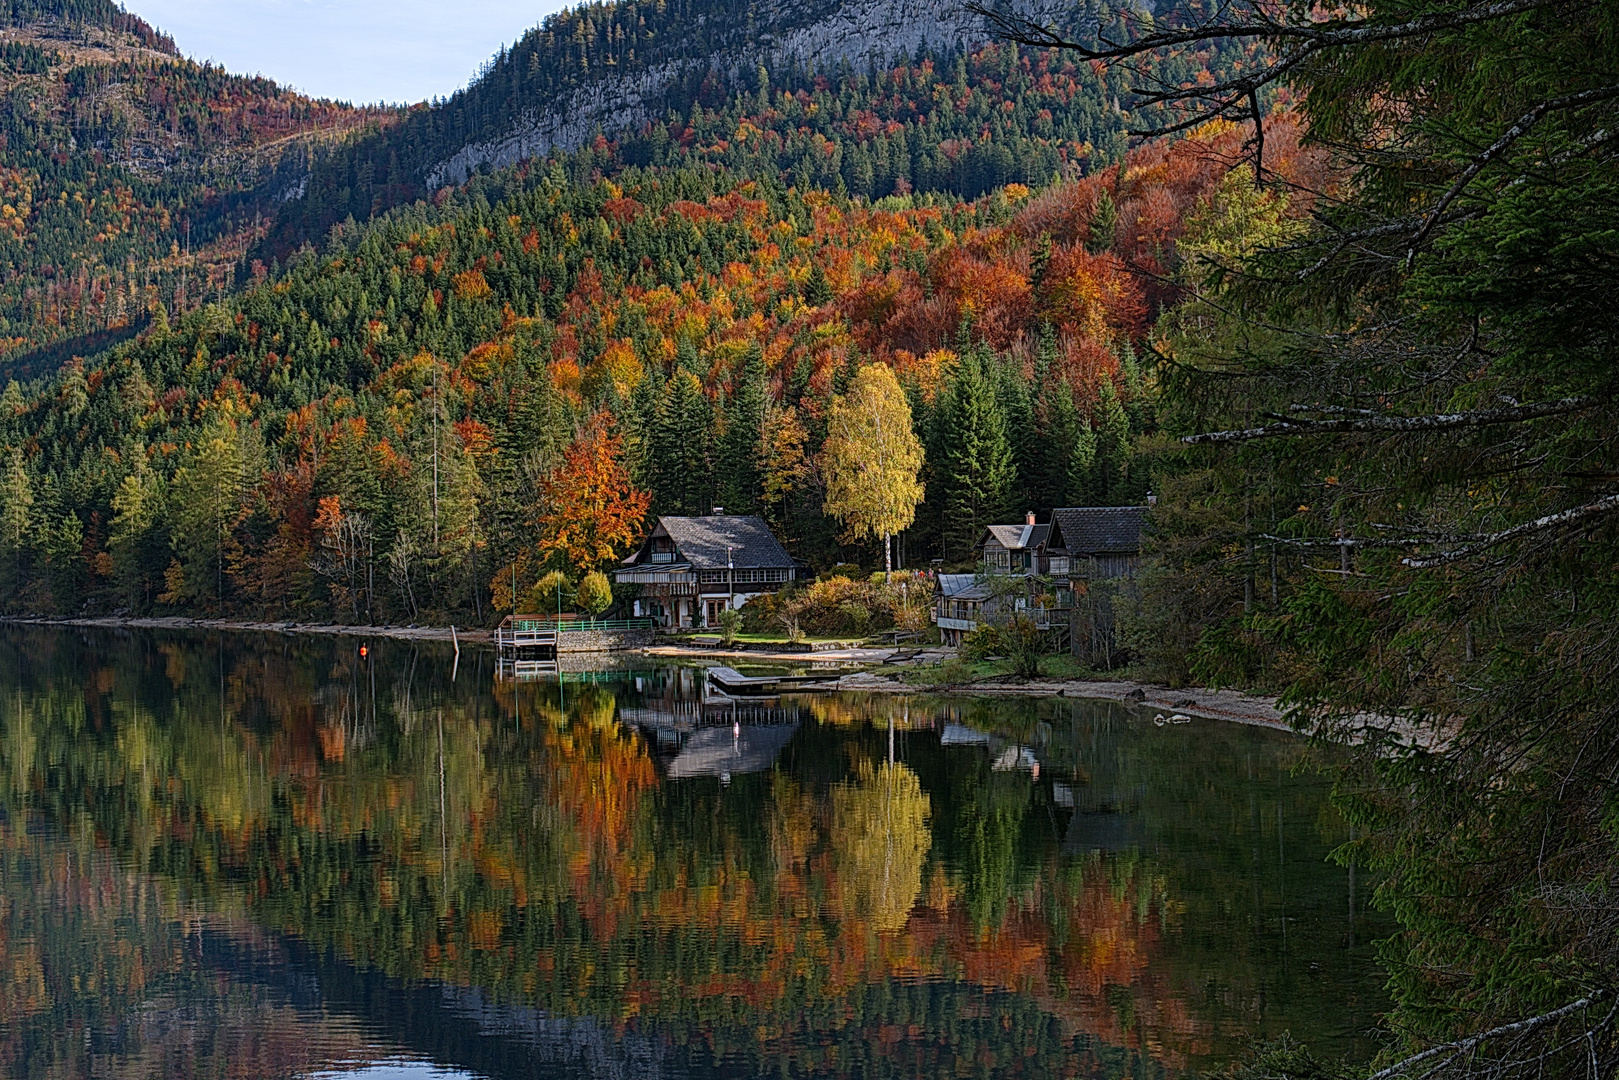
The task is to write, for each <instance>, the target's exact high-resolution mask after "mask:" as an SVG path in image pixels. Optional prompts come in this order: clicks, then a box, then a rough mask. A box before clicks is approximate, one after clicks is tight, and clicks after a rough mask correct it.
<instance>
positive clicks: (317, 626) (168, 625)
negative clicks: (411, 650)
mask: <svg viewBox="0 0 1619 1080" xmlns="http://www.w3.org/2000/svg"><path fill="white" fill-rule="evenodd" d="M0 625H5V626H88V627H96V628H99V629H103V630H229V631H233V632H237V633H254V634H324V635H327V636H332V637H385V638H395V639H397V640H400V641H446V642H451V643H454V642H457V641H461V642H467V643H469V644H479V645H487V644H489V643H490V642H491V641H492V640H493V636H492V635H491V633H490V632H489V631H488V630H477V629H463V628H461V627H458V626H457V627H452V626H361V625H356V624H351V623H300V622H292V621H290V620H281V621H275V622H255V621H251V620H244V619H199V618H193V617H191V616H189V615H151V616H141V617H137V616H130V615H82V616H74V615H6V616H0Z"/></svg>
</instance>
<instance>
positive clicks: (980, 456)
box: [938, 350, 1017, 561]
mask: <svg viewBox="0 0 1619 1080" xmlns="http://www.w3.org/2000/svg"><path fill="white" fill-rule="evenodd" d="M939 425H940V426H939V429H938V434H939V436H940V438H939V443H940V445H941V449H942V460H941V461H940V463H939V483H940V488H941V496H942V499H941V508H940V509H941V511H942V514H943V521H942V525H943V529H942V532H943V534H944V545H945V553H946V555H945V557H946V558H947V559H951V560H954V561H965V560H967V559H968V558H969V557H970V556H971V554H972V550H973V545H974V544H976V543H977V541H978V537H979V535H980V534H981V533H982V532H983V530H984V528H985V527H986V526H989V525H993V524H995V523H996V522H997V521H998V520H1000V519H1001V518H1003V517H1005V516H1006V514H1007V508H1006V507H1007V500H1008V496H1009V494H1010V491H1011V486H1012V483H1013V481H1014V480H1015V478H1016V474H1017V470H1016V467H1015V465H1014V463H1013V460H1012V448H1011V446H1010V445H1009V444H1008V442H1007V438H1006V422H1005V419H1004V418H1003V417H1002V416H1001V410H1000V406H999V404H998V403H997V402H996V400H995V391H994V388H993V387H992V386H991V385H990V383H989V380H988V379H987V378H985V376H984V370H983V366H982V363H981V360H980V358H979V355H978V351H977V350H973V351H970V352H968V353H967V355H966V356H964V357H963V358H962V361H961V367H960V368H959V369H958V370H957V372H956V376H955V378H954V379H952V380H951V382H950V388H949V391H948V394H947V396H946V399H945V402H944V405H943V407H942V408H941V409H940V410H939Z"/></svg>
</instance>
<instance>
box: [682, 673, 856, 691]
mask: <svg viewBox="0 0 1619 1080" xmlns="http://www.w3.org/2000/svg"><path fill="white" fill-rule="evenodd" d="M708 678H709V681H711V682H712V683H713V684H714V685H715V686H717V687H719V688H720V689H721V690H723V691H724V692H725V693H727V694H736V695H744V696H747V695H757V694H780V693H784V692H792V691H797V692H799V693H803V692H805V691H810V690H830V689H832V688H833V686H835V685H836V683H837V678H838V677H837V676H836V675H744V674H742V673H741V672H740V671H737V670H736V669H735V668H728V667H711V668H709V669H708Z"/></svg>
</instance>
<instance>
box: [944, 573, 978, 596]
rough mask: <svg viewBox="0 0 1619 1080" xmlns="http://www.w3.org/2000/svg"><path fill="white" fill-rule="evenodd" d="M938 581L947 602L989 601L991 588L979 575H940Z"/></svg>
mask: <svg viewBox="0 0 1619 1080" xmlns="http://www.w3.org/2000/svg"><path fill="white" fill-rule="evenodd" d="M938 580H939V592H940V593H942V594H943V595H944V598H945V599H946V600H987V599H989V586H988V585H986V584H985V583H984V582H983V581H981V580H980V579H979V577H978V575H977V574H940V575H939V578H938Z"/></svg>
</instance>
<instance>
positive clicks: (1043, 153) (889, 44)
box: [261, 0, 1269, 261]
mask: <svg viewBox="0 0 1619 1080" xmlns="http://www.w3.org/2000/svg"><path fill="white" fill-rule="evenodd" d="M1157 8H1158V14H1157V21H1158V22H1159V23H1160V24H1162V25H1166V26H1173V25H1176V24H1178V23H1180V22H1182V21H1185V20H1186V19H1188V18H1189V17H1191V13H1192V12H1194V11H1195V9H1196V5H1195V4H1194V5H1182V4H1174V3H1163V4H1159V5H1157ZM1020 9H1026V10H1031V11H1034V12H1036V13H1038V14H1039V16H1040V17H1042V18H1047V19H1050V20H1051V21H1052V23H1053V25H1055V26H1058V27H1062V28H1064V29H1071V30H1074V31H1076V32H1079V31H1083V32H1087V33H1097V32H1100V33H1105V34H1108V35H1112V36H1115V37H1120V38H1125V39H1128V38H1130V37H1132V36H1134V35H1135V34H1136V33H1138V32H1139V20H1138V15H1137V12H1136V9H1135V7H1134V6H1133V5H1131V4H1118V5H1103V4H1099V3H1094V2H1092V3H1083V4H1069V3H1066V2H1056V3H1052V2H1049V0H1042V2H1040V3H1035V4H1032V5H1020ZM1183 9H1184V10H1183ZM995 40H996V38H995V34H994V30H993V27H991V26H990V25H988V24H987V23H986V21H985V20H984V19H982V18H981V17H979V16H977V15H973V14H971V13H969V12H968V11H967V10H966V9H965V8H964V7H957V6H955V5H948V4H947V5H938V4H929V3H915V2H913V0H839V2H829V0H822V2H820V3H815V4H802V5H778V6H774V7H770V8H762V7H760V6H759V5H756V4H752V3H747V2H743V0H725V2H721V3H714V2H709V0H680V2H668V0H625V2H622V3H617V4H590V5H582V6H580V7H579V8H576V9H570V10H567V11H563V12H560V13H558V14H556V15H553V16H551V17H549V18H547V20H546V21H545V23H544V24H543V25H541V26H539V27H537V28H535V29H534V30H533V31H531V32H530V33H529V34H527V35H525V36H524V37H523V38H522V40H520V41H518V42H517V43H515V44H514V45H513V46H512V47H511V48H510V49H509V50H505V51H503V52H502V53H501V54H500V55H498V56H496V57H495V58H494V59H493V60H492V61H491V62H490V64H489V65H488V66H487V67H486V68H485V70H484V71H483V72H481V73H480V75H479V77H478V78H477V79H476V80H474V81H473V82H472V83H471V84H470V85H469V86H467V87H466V88H465V89H464V90H461V91H458V92H457V93H456V94H454V95H453V96H452V97H450V98H449V99H448V100H447V101H444V102H442V103H439V104H437V105H435V107H433V108H431V109H423V110H416V111H413V112H412V113H411V115H410V116H409V117H408V118H407V119H406V120H405V122H404V123H402V124H400V125H398V126H397V127H392V128H389V129H387V130H385V131H383V132H381V133H379V134H378V135H377V136H376V137H374V138H369V139H366V140H362V141H360V142H358V143H355V144H352V145H346V146H343V147H341V148H338V149H336V150H334V151H333V152H332V153H330V154H326V155H322V156H321V157H320V159H319V160H318V161H317V162H316V163H315V165H314V167H313V171H312V176H311V180H310V184H309V187H308V191H307V194H306V195H305V196H304V197H303V198H302V199H299V200H296V201H295V202H293V203H292V204H290V205H289V206H288V207H286V209H285V210H284V211H283V212H282V214H281V215H280V218H279V221H278V225H277V229H276V232H275V233H274V235H273V236H272V237H271V239H270V241H269V242H267V243H266V244H265V245H264V247H263V249H262V251H261V254H262V256H263V257H264V259H265V261H268V260H269V258H270V257H272V256H278V257H285V255H286V254H287V253H288V252H290V251H292V250H295V249H296V248H297V246H298V245H299V244H301V243H303V242H304V241H306V240H308V239H314V240H315V241H316V242H319V240H320V239H321V238H323V237H324V236H325V233H326V230H327V229H328V228H329V227H330V226H331V225H333V224H335V223H338V222H341V221H343V220H344V219H345V218H346V217H350V216H352V217H353V218H355V219H356V220H359V221H364V220H366V219H367V218H368V217H370V216H371V215H372V214H374V213H376V212H377V211H379V210H381V209H386V208H388V207H390V206H395V205H399V204H402V203H406V202H410V201H412V200H415V199H418V198H422V197H425V196H427V195H429V194H430V193H431V192H432V191H434V190H435V189H437V188H439V187H440V186H441V185H444V184H446V183H459V182H464V181H465V180H466V179H467V178H468V177H469V176H470V175H471V174H473V173H475V172H477V171H480V170H482V171H488V170H489V169H491V168H497V169H498V168H500V167H503V166H507V165H511V164H515V163H517V162H519V161H521V160H525V159H544V158H546V157H547V156H549V155H551V154H554V153H564V152H571V151H574V150H577V149H581V148H586V147H592V148H594V150H595V152H596V156H595V158H594V159H590V163H591V165H593V166H594V167H596V168H599V169H601V170H603V171H605V172H609V173H610V172H611V171H612V170H613V169H614V168H617V167H622V166H625V165H641V166H647V165H658V166H669V167H695V168H706V167H711V166H714V165H724V166H725V167H726V168H728V169H729V170H731V171H732V172H733V174H735V175H739V176H747V177H752V178H758V179H766V178H770V179H779V180H781V181H783V182H784V183H787V184H793V185H797V186H798V187H800V188H808V187H823V188H826V189H828V190H838V191H843V192H847V193H848V194H851V195H858V196H863V197H867V198H874V197H881V196H884V195H887V194H890V193H892V192H895V191H898V192H900V193H904V192H906V191H917V192H940V193H950V194H954V195H957V196H960V197H962V198H967V199H973V198H977V197H978V196H980V195H982V194H984V193H986V192H988V191H990V190H992V189H993V188H995V187H997V186H999V185H1001V184H1005V183H1013V182H1015V183H1022V184H1028V185H1044V184H1047V183H1050V182H1051V181H1052V179H1053V178H1055V177H1058V176H1069V175H1073V174H1075V173H1077V172H1078V171H1080V170H1083V169H1087V168H1096V167H1100V166H1103V165H1106V164H1110V163H1112V162H1115V161H1117V160H1118V158H1119V155H1120V154H1122V153H1123V152H1124V149H1125V147H1126V145H1127V139H1126V136H1125V134H1124V132H1125V129H1126V128H1127V127H1128V126H1130V123H1131V122H1132V120H1131V113H1130V110H1131V109H1133V108H1137V107H1139V95H1138V94H1137V93H1135V90H1136V89H1137V88H1138V83H1139V82H1140V80H1139V79H1137V78H1136V77H1135V76H1134V75H1133V74H1132V73H1130V72H1128V71H1125V70H1123V69H1109V68H1105V67H1102V66H1099V65H1092V64H1087V63H1084V62H1083V61H1079V60H1076V59H1075V58H1073V57H1072V56H1069V55H1066V54H1063V53H1060V52H1049V51H1045V50H1033V51H1031V52H1030V53H1029V55H1026V56H1025V55H1024V54H1022V53H1020V51H1019V50H1018V48H1017V47H1016V46H1003V47H999V48H996V47H986V46H992V45H993V44H994V42H995ZM1255 55H1257V52H1256V47H1255V46H1254V45H1252V44H1251V43H1238V44H1231V43H1225V42H1221V41H1210V42H1189V43H1187V44H1186V45H1184V46H1183V47H1180V48H1177V49H1176V50H1174V51H1173V52H1172V53H1169V54H1166V55H1163V56H1160V57H1156V58H1155V59H1154V61H1153V65H1152V73H1151V74H1152V78H1153V79H1154V80H1162V81H1164V82H1166V83H1170V84H1176V85H1178V84H1183V83H1193V82H1195V81H1196V80H1197V79H1198V78H1200V77H1207V75H1208V74H1209V73H1227V72H1230V71H1234V70H1241V69H1242V68H1243V67H1244V66H1245V65H1248V66H1251V65H1252V63H1253V59H1254V57H1255ZM1199 72H1203V73H1204V75H1203V76H1200V75H1199ZM1268 100H1269V99H1268V96H1267V101H1268ZM1147 114H1151V115H1153V116H1156V115H1157V113H1156V111H1155V110H1152V109H1148V110H1147V112H1146V113H1145V114H1143V115H1142V116H1137V117H1135V118H1134V119H1135V122H1141V121H1143V120H1145V119H1146V116H1147Z"/></svg>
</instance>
